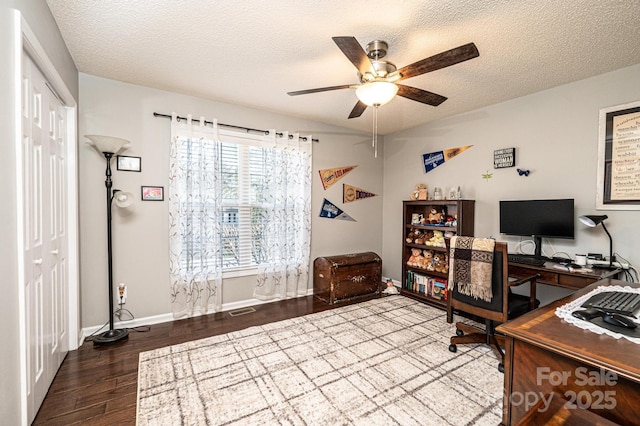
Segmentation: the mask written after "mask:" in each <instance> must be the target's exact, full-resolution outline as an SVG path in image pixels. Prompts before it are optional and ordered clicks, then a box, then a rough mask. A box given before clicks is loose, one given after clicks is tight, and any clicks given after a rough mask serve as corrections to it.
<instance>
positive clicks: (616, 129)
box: [596, 101, 640, 210]
mask: <svg viewBox="0 0 640 426" xmlns="http://www.w3.org/2000/svg"><path fill="white" fill-rule="evenodd" d="M599 133H600V134H599V137H598V189H597V195H596V208H598V209H607V210H610V209H612V210H640V101H637V102H632V103H629V104H625V105H618V106H615V107H611V108H604V109H601V110H600V130H599Z"/></svg>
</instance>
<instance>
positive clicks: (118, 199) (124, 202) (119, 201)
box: [113, 191, 133, 209]
mask: <svg viewBox="0 0 640 426" xmlns="http://www.w3.org/2000/svg"><path fill="white" fill-rule="evenodd" d="M113 199H114V201H115V203H116V206H118V207H120V208H121V209H125V208H127V207H129V206H130V205H131V204H133V194H132V193H130V192H124V191H118V192H116V193H115V195H114V196H113Z"/></svg>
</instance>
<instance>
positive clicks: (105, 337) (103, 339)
mask: <svg viewBox="0 0 640 426" xmlns="http://www.w3.org/2000/svg"><path fill="white" fill-rule="evenodd" d="M103 154H104V158H106V160H107V170H106V172H105V173H106V179H105V181H104V184H105V186H106V189H107V271H108V272H107V274H108V285H109V330H107V331H105V332H103V333H101V334H98V335H96V336H95V337H94V338H93V344H94V345H107V344H112V343H116V342H118V341H120V340H122V339H124V338H126V337H127V336H128V335H129V330H127V329H126V328H124V329H118V330H116V329H115V327H114V324H113V243H112V240H111V204H112V202H113V190H112V187H113V182H112V181H111V158H113V153H112V152H103Z"/></svg>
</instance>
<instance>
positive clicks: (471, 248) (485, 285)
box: [449, 236, 495, 302]
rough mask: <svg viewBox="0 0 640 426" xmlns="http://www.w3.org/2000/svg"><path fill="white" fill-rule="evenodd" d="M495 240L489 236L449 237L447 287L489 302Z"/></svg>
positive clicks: (491, 295)
mask: <svg viewBox="0 0 640 426" xmlns="http://www.w3.org/2000/svg"><path fill="white" fill-rule="evenodd" d="M494 247H495V240H492V239H489V238H474V237H459V236H454V237H452V238H451V244H450V255H449V259H450V264H449V288H452V287H451V286H452V285H457V289H458V291H459V292H460V293H461V294H464V295H465V296H471V297H473V298H475V299H482V300H484V301H485V302H491V298H492V297H493V293H492V292H491V273H492V267H493V250H494Z"/></svg>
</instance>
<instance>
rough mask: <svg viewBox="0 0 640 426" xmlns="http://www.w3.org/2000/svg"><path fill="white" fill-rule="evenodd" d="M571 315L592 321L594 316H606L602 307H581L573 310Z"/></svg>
mask: <svg viewBox="0 0 640 426" xmlns="http://www.w3.org/2000/svg"><path fill="white" fill-rule="evenodd" d="M571 315H573V316H574V317H576V318H579V319H581V320H584V321H591V320H592V319H594V318H597V317H601V316H604V312H602V311H601V310H600V309H595V308H588V309H581V310H579V311H573V312H571Z"/></svg>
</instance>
